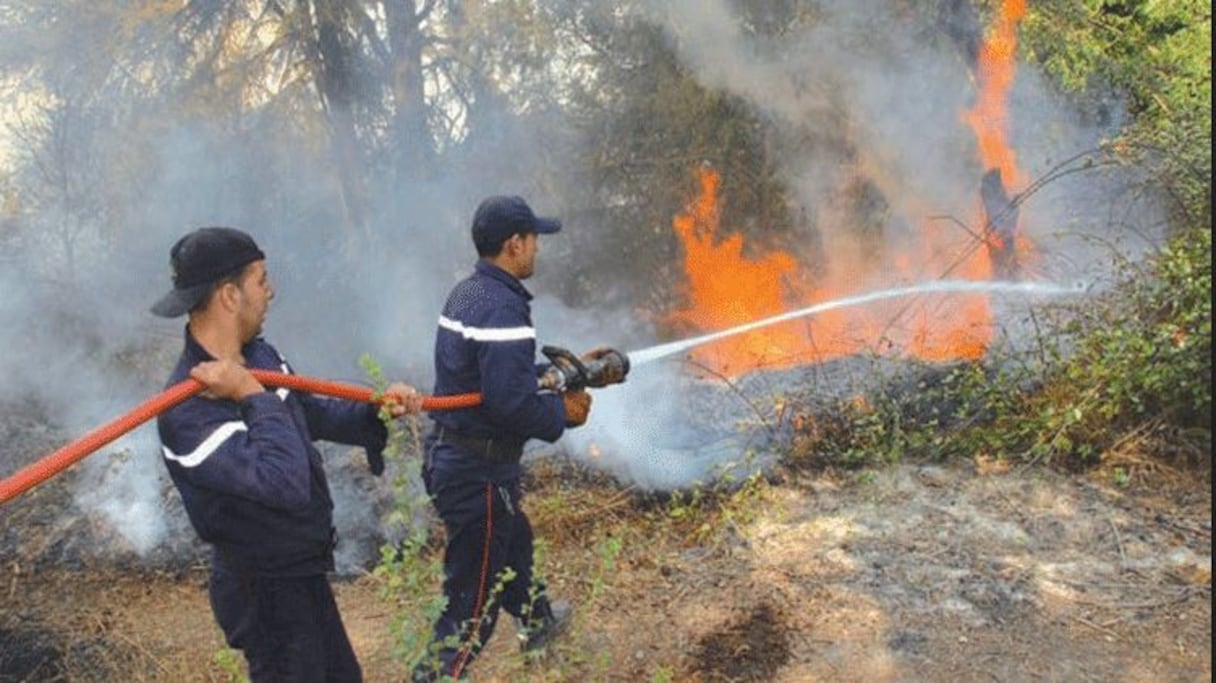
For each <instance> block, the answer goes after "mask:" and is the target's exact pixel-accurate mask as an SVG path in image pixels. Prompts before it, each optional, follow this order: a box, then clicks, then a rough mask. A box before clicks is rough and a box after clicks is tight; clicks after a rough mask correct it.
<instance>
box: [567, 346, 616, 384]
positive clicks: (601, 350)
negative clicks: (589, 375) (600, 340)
mask: <svg viewBox="0 0 1216 683" xmlns="http://www.w3.org/2000/svg"><path fill="white" fill-rule="evenodd" d="M611 353H620V352H619V351H616V350H615V349H612V348H609V347H607V346H597V347H595V348H594V349H591V350H590V351H588V352H587V353H584V354H583V355H581V356H579V357H578V359H579V360H580V361H582V362H583V365H589V364H590V363H592V362H594V361H597V360H599V359H601V358H603V357H604V356H607V355H608V354H611ZM595 379H596V381H595V382H594V383H592V384H591V385H590V386H593V387H597V388H598V387H606V386H608V385H609V384H620V383H621V382H624V381H625V374H624V372H623V371H622V368H620V367H619V366H618V365H616V364H615V363H606V364H605V365H604V367H603V369H602V370H601V371H600V374H599V376H598V377H596V378H595Z"/></svg>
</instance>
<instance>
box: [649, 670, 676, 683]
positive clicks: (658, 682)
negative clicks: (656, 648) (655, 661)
mask: <svg viewBox="0 0 1216 683" xmlns="http://www.w3.org/2000/svg"><path fill="white" fill-rule="evenodd" d="M675 676H676V675H675V673H674V672H673V671H672V670H671V667H667V666H663V667H659V669H658V670H657V671H655V672H654V673H652V674H650V683H671V682H672V681H674V680H675Z"/></svg>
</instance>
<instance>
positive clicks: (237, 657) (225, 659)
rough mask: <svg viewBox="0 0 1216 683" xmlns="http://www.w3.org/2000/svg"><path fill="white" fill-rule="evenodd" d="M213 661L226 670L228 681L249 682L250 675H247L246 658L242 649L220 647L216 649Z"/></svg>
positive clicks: (231, 682)
mask: <svg viewBox="0 0 1216 683" xmlns="http://www.w3.org/2000/svg"><path fill="white" fill-rule="evenodd" d="M211 661H212V662H214V663H215V665H216V666H218V667H219V668H220V670H221V671H223V672H224V677H225V678H226V679H227V680H228V683H249V677H248V676H246V675H245V659H244V657H242V656H241V653H240V651H238V650H234V649H232V648H230V647H223V648H220V649H219V650H216V651H215V655H213V656H212V657H211Z"/></svg>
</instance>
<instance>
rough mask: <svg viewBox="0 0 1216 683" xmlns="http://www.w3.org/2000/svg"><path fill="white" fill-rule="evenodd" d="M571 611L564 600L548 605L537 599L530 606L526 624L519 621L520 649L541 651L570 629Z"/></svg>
mask: <svg viewBox="0 0 1216 683" xmlns="http://www.w3.org/2000/svg"><path fill="white" fill-rule="evenodd" d="M573 611H574V610H573V609H572V608H571V607H570V603H569V602H566V601H565V600H555V601H553V602H552V603H550V602H549V600H548V599H546V598H544V597H541V598H537V599H536V602H535V603H534V604H533V605H532V614H531V618H529V619H528V620H527V621H526V622H523V621H522V620H521V624H520V629H519V637H520V649H521V650H523V651H524V652H536V651H539V650H543V649H544V648H545V647H546V646H548V645H549V643H551V642H553V639H554V638H556V637H558V636H559V635H561V634H562V633H564V632H565V631H566V629H567V628H569V627H570V621H571V620H570V617H571V614H572V613H573Z"/></svg>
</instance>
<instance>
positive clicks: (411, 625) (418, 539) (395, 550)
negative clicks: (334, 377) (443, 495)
mask: <svg viewBox="0 0 1216 683" xmlns="http://www.w3.org/2000/svg"><path fill="white" fill-rule="evenodd" d="M359 362H360V365H361V366H362V367H363V369H364V371H365V372H367V374H368V376H369V377H370V378H371V380H372V383H373V385H374V386H375V387H376V388H377V390H378V391H383V390H384V389H385V388H386V387H387V386H388V381H387V380H386V379H385V377H384V373H383V372H382V371H381V369H380V367H379V365H378V364H377V363H376V362H375V361H374V360H373V359H372V358H371V357H370V356H368V355H366V354H365V355H364V356H363V357H362V358H360V360H359ZM380 419H381V420H382V421H383V422H384V424H385V427H386V428H387V430H388V443H387V445H386V447H385V450H384V459H385V461H386V462H390V463H396V465H397V466H396V467H393V468H391V470H390V471H392V472H395V474H394V475H393V479H392V489H393V501H394V505H393V509H392V511H391V512H390V513H389V517H388V523H389V526H390V527H395V528H404V529H405V530H406V532H405V536H404V538H402V539H401V540H400V541H399V542H398V543H395V544H394V543H386V544H385V545H383V546H382V547H381V548H380V562H379V563H378V564H377V565H376V568H375V569H374V570H373V571H372V574H373V576H375V577H376V578H377V579H379V581H380V593H381V597H382V598H383V599H384V600H385V601H386V602H387V603H389V604H390V605H391V606H392V607H393V608H394V609H393V614H394V619H393V624H392V627H391V631H392V635H393V641H394V643H395V646H394V650H393V652H394V655H395V656H396V657H397V659H398V660H399V661H401V662H403V663H405V664H407V665H409V666H412V665H413V664H414V663H415V662H417V661H419V660H421V659H422V658H424V657H425V656H427V646H428V644H429V643H430V641H431V632H432V628H431V627H432V625H433V624H434V623H435V620H436V619H437V618H438V617H439V615H440V614H442V613H443V610H444V608H445V607H446V606H447V599H446V598H445V597H444V595H443V592H442V591H441V590H440V584H441V582H442V579H443V561H442V559H441V558H440V556H439V554H438V553H435V552H433V550H432V549H431V548H430V541H431V532H430V526H429V524H428V522H429V517H428V513H429V510H430V499H429V498H428V497H427V496H426V494H425V493H424V492H419V491H418V490H417V488H416V482H418V481H419V469H420V466H421V460H420V458H418V457H407V456H413V455H417V454H419V453H420V452H421V440H420V438H419V435H418V433H417V431H413V432H407V431H406V430H405V429H404V428H403V427H402V423H401V421H399V420H396V419H393V418H392V417H391V416H390V415H389V414H388V411H387V410H381V412H380Z"/></svg>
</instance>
